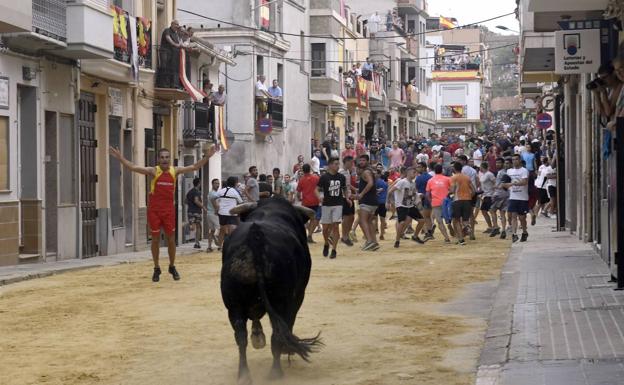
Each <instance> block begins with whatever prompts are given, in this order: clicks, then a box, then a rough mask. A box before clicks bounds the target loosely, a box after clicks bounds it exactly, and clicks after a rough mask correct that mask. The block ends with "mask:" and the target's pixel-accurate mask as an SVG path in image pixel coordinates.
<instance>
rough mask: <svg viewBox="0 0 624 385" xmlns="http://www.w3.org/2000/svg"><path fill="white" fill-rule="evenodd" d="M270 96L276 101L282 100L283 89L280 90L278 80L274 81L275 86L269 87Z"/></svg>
mask: <svg viewBox="0 0 624 385" xmlns="http://www.w3.org/2000/svg"><path fill="white" fill-rule="evenodd" d="M269 94H270V95H271V97H272V98H274V99H278V100H282V96H283V95H282V89H281V88H280V86H279V82H278V81H277V79H275V80H273V85H272V86H271V87H269Z"/></svg>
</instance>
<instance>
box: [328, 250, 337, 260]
mask: <svg viewBox="0 0 624 385" xmlns="http://www.w3.org/2000/svg"><path fill="white" fill-rule="evenodd" d="M329 258H330V259H336V250H335V249H334V250H332V252H331V254H330V255H329Z"/></svg>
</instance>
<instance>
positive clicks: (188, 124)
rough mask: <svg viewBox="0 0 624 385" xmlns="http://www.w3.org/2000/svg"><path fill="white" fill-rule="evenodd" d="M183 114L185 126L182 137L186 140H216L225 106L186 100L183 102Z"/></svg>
mask: <svg viewBox="0 0 624 385" xmlns="http://www.w3.org/2000/svg"><path fill="white" fill-rule="evenodd" d="M182 112H183V114H182V116H183V119H184V127H183V129H182V138H183V139H184V141H185V142H187V143H188V142H193V143H195V142H201V141H210V142H212V141H214V140H215V137H216V133H215V129H216V128H217V124H216V122H220V121H222V120H220V119H218V117H219V114H220V113H223V107H218V106H214V105H208V104H206V103H193V102H185V103H184V104H182Z"/></svg>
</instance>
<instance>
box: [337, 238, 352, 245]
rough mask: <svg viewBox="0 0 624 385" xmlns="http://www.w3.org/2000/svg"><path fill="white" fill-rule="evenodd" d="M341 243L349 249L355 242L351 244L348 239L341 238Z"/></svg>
mask: <svg viewBox="0 0 624 385" xmlns="http://www.w3.org/2000/svg"><path fill="white" fill-rule="evenodd" d="M340 241H341V242H342V243H344V244H345V245H347V246H349V247H351V246H353V242H351V240H350V239H348V238H347V239H344V238H340Z"/></svg>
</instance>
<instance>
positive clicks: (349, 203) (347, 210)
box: [339, 150, 357, 246]
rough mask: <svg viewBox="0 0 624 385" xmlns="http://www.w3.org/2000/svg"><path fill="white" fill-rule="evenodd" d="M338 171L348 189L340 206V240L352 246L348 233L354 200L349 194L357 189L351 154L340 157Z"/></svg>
mask: <svg viewBox="0 0 624 385" xmlns="http://www.w3.org/2000/svg"><path fill="white" fill-rule="evenodd" d="M354 151H355V150H354ZM339 172H340V173H341V174H342V175H344V177H345V179H346V181H347V185H348V189H349V195H348V198H347V199H345V203H344V205H343V206H342V237H341V238H340V241H341V242H342V243H344V244H345V245H347V246H353V241H351V239H350V237H349V233H350V232H351V228H352V227H353V222H354V219H355V202H353V199H352V195H351V194H357V190H356V189H355V187H354V185H355V179H356V178H355V175H354V174H355V173H354V172H353V157H352V156H345V157H344V158H343V159H342V168H341V169H340V171H339Z"/></svg>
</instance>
